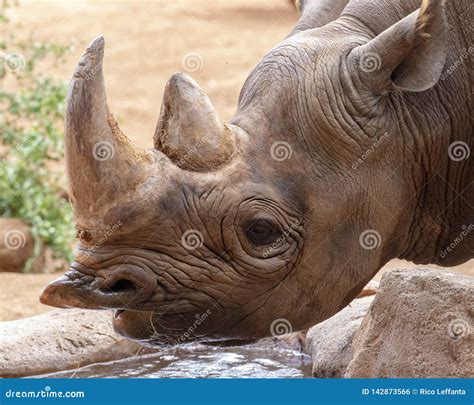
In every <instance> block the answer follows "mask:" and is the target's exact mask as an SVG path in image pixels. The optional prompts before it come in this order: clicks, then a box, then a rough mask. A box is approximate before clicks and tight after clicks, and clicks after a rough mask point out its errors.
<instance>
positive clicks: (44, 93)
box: [0, 15, 74, 260]
mask: <svg viewBox="0 0 474 405" xmlns="http://www.w3.org/2000/svg"><path fill="white" fill-rule="evenodd" d="M6 24H8V20H7V19H6V18H5V16H4V15H0V29H2V28H4V26H5V25H6ZM67 51H68V47H65V46H59V45H55V44H50V43H37V42H34V41H33V40H29V41H22V42H19V41H16V40H15V38H14V37H12V36H10V37H8V38H7V39H3V40H0V216H2V217H15V218H21V219H22V220H23V221H25V222H26V223H27V224H29V225H30V226H31V229H32V233H33V236H34V237H35V239H36V240H41V241H42V242H43V243H44V244H45V245H47V246H49V247H51V249H52V251H53V253H54V255H55V257H56V258H61V259H65V260H70V259H71V257H70V256H71V252H72V249H71V245H72V242H73V241H74V227H73V221H72V210H71V207H70V204H69V203H68V202H67V201H66V200H65V199H63V198H61V197H60V193H61V192H62V191H63V190H64V189H65V184H64V177H65V176H64V174H63V164H62V163H61V161H62V159H63V150H64V148H63V132H62V128H63V124H62V121H63V105H64V100H65V97H66V89H67V85H66V83H64V82H60V81H57V80H55V79H53V78H52V77H51V76H50V75H49V74H47V73H45V72H44V69H43V71H42V69H41V68H40V66H43V65H44V64H45V63H47V62H48V61H49V62H53V63H55V64H57V63H60V62H61V60H62V57H63V56H64V55H65V53H66V52H67ZM6 83H8V89H9V90H7V89H6V87H7V86H6ZM4 84H5V85H4ZM37 245H39V244H37Z"/></svg>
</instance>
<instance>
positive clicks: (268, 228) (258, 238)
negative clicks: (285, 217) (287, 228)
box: [245, 219, 280, 245]
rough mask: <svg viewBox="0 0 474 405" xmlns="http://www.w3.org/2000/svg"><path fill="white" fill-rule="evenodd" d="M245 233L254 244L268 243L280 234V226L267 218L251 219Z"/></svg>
mask: <svg viewBox="0 0 474 405" xmlns="http://www.w3.org/2000/svg"><path fill="white" fill-rule="evenodd" d="M245 234H246V235H247V238H249V240H250V241H251V242H252V243H253V244H254V245H268V244H270V243H272V242H274V241H275V240H276V239H277V238H278V237H279V236H280V232H279V229H278V226H277V225H276V224H273V223H272V222H270V221H269V220H266V219H257V220H253V221H251V222H250V223H249V224H248V225H247V227H246V229H245Z"/></svg>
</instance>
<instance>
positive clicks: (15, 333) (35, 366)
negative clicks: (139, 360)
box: [0, 309, 150, 377]
mask: <svg viewBox="0 0 474 405" xmlns="http://www.w3.org/2000/svg"><path fill="white" fill-rule="evenodd" d="M111 317H112V312H111V311H90V310H82V309H60V310H56V311H51V312H47V313H45V314H42V315H38V316H33V317H31V318H25V319H19V320H16V321H9V322H2V323H0V347H1V348H2V350H1V351H0V377H22V376H31V375H35V374H44V373H49V372H54V371H62V370H70V369H75V368H78V367H82V366H84V365H87V364H91V363H97V362H105V361H111V360H117V359H122V358H125V357H130V356H134V355H136V354H138V353H146V352H150V350H148V349H144V348H143V346H141V345H139V344H138V343H135V342H132V341H129V340H126V339H124V338H122V337H120V336H119V335H117V334H116V333H115V332H114V331H113V328H112V322H111Z"/></svg>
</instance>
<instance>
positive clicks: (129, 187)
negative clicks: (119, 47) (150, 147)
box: [65, 37, 150, 219]
mask: <svg viewBox="0 0 474 405" xmlns="http://www.w3.org/2000/svg"><path fill="white" fill-rule="evenodd" d="M103 56H104V38H103V37H98V38H96V39H95V40H94V41H93V42H92V43H91V44H90V45H89V47H88V48H87V50H86V52H85V53H84V54H83V55H82V57H81V60H80V61H79V64H78V66H77V68H76V70H75V72H74V75H73V78H72V80H71V83H70V86H69V93H68V98H67V103H66V113H65V155H66V168H67V175H68V179H69V188H70V196H71V200H72V203H73V205H74V212H75V216H76V219H77V218H78V217H79V218H88V217H90V216H91V214H97V213H98V211H99V212H103V210H104V209H105V210H107V208H110V207H112V206H114V205H115V201H116V199H117V198H119V197H125V196H126V195H127V194H129V193H130V192H131V191H133V189H134V187H135V186H136V185H137V184H138V183H139V182H141V181H143V179H144V177H145V170H144V168H145V166H146V164H147V163H148V162H149V159H150V158H149V157H148V155H147V153H146V152H145V151H144V150H142V149H140V148H138V147H136V146H134V145H132V143H131V142H130V140H129V139H128V138H127V137H126V136H125V135H124V134H123V133H122V131H121V130H120V129H119V127H118V125H117V123H116V122H115V120H114V118H113V117H112V115H111V114H110V112H109V109H108V106H107V99H106V95H105V85H104V77H103V72H102V61H103Z"/></svg>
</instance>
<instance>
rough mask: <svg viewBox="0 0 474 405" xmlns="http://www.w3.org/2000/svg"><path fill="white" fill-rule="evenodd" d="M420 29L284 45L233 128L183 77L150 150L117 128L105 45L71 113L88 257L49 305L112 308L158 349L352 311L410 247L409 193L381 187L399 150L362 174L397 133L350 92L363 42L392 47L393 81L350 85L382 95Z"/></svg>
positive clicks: (94, 49)
mask: <svg viewBox="0 0 474 405" xmlns="http://www.w3.org/2000/svg"><path fill="white" fill-rule="evenodd" d="M410 18H411V19H412V20H413V18H412V17H410ZM412 20H407V21H405V22H403V24H404V25H403V24H402V26H401V27H400V24H398V28H392V30H397V29H398V30H405V31H406V33H405V34H406V35H405V34H404V35H401V34H400V32H396V35H395V36H394V34H393V33H392V35H391V34H390V32H388V33H387V31H385V32H384V33H382V34H381V35H382V37H380V36H379V37H377V38H374V39H373V40H371V41H368V39H367V35H363V34H360V35H358V36H355V35H353V34H351V33H350V32H347V24H342V28H340V29H339V31H338V32H340V33H342V34H343V35H342V34H341V39H340V40H338V41H336V40H335V39H334V37H333V34H334V33H333V32H331V29H334V28H328V29H327V30H326V31H324V30H322V31H317V30H316V31H315V32H311V33H310V34H306V33H305V32H302V33H299V34H297V35H295V36H294V37H291V38H289V39H287V40H286V41H285V42H284V43H283V44H282V45H281V46H280V47H278V48H275V50H273V51H272V52H270V53H269V54H268V55H267V56H266V57H265V58H264V61H263V62H262V63H261V64H260V65H259V66H258V67H257V68H256V69H255V70H254V72H253V73H252V74H251V76H250V78H249V79H248V81H247V83H246V85H245V86H244V89H243V91H242V94H241V99H240V102H239V110H238V112H237V114H236V116H235V118H234V119H233V120H232V121H231V123H229V124H225V123H223V122H222V121H221V120H220V119H219V117H218V116H217V114H216V112H215V110H214V108H213V106H212V104H211V103H210V101H209V99H208V98H207V96H206V95H205V94H204V92H203V91H202V90H201V89H200V88H199V87H198V86H197V84H196V83H195V82H194V81H193V80H192V79H190V78H189V77H187V76H186V75H184V74H175V75H173V76H172V77H171V79H170V80H169V82H168V84H167V87H166V90H165V94H164V100H163V104H162V108H161V114H160V119H159V122H158V125H157V129H156V133H155V138H154V143H155V145H154V148H153V149H152V150H144V149H141V148H139V147H137V146H135V145H133V144H132V143H131V142H130V140H129V139H128V138H127V137H126V136H125V135H124V134H123V133H122V132H121V130H120V129H119V127H118V125H117V123H116V122H115V121H114V118H113V117H112V115H111V114H110V112H109V110H108V107H107V101H106V95H105V86H104V79H103V73H102V59H103V52H104V40H103V39H102V38H98V39H96V40H95V41H94V42H93V43H92V44H91V45H90V47H89V48H88V49H87V51H86V53H85V54H84V56H83V57H82V59H81V61H80V63H79V66H78V67H77V69H76V72H75V74H74V77H73V80H72V82H71V85H70V91H69V96H68V102H67V109H66V134H65V147H66V166H67V175H68V179H69V185H70V196H71V200H72V204H73V207H74V213H75V221H76V226H77V237H78V245H77V249H76V252H75V259H74V261H73V263H72V264H71V268H70V270H69V271H68V272H67V273H66V274H65V276H63V277H62V278H61V279H59V280H57V281H55V282H53V283H52V284H51V285H49V286H48V287H47V288H46V290H45V291H44V293H43V295H42V302H44V303H46V304H49V305H54V306H58V307H70V306H72V307H81V308H91V309H95V308H97V309H99V308H114V309H117V312H116V315H115V317H114V321H113V322H114V325H115V328H116V330H117V331H118V332H119V333H121V334H123V335H125V336H127V337H130V338H133V339H137V340H142V341H147V342H151V343H176V342H177V343H182V342H185V341H189V340H201V341H222V340H227V341H231V340H232V341H247V340H252V339H256V338H260V337H264V336H268V335H270V334H271V333H274V334H275V333H276V334H281V332H282V331H286V332H287V331H290V330H291V329H293V330H299V329H303V328H306V327H308V326H310V325H312V324H314V323H316V322H318V321H320V320H322V319H325V318H327V317H328V316H330V315H332V314H333V313H335V312H336V311H337V310H339V309H340V308H342V307H343V306H344V305H346V304H347V303H348V302H350V300H351V299H353V298H354V297H355V296H356V295H357V294H358V292H359V291H360V290H361V289H362V287H363V285H364V284H365V283H366V282H367V281H368V280H369V279H370V278H371V277H372V276H373V274H374V273H375V272H376V271H377V270H378V269H379V268H380V267H381V266H382V265H383V264H384V263H385V262H386V261H387V260H389V259H390V258H392V257H396V256H397V255H398V254H400V250H401V249H403V248H404V246H403V244H402V243H399V242H400V241H399V240H397V239H396V238H395V239H394V238H393V237H392V236H393V234H394V233H395V232H396V231H397V230H400V229H401V227H405V226H409V224H408V223H407V224H405V223H403V220H401V218H402V217H401V215H400V213H401V210H402V209H403V204H404V202H405V201H408V200H409V199H410V194H409V192H410V190H407V187H406V184H405V180H404V179H403V178H401V177H398V176H397V173H396V172H394V173H392V175H389V176H387V173H386V172H384V170H385V167H386V165H387V161H386V160H385V157H386V156H387V155H388V156H391V157H393V153H391V152H390V151H391V150H392V147H395V145H396V142H397V141H394V140H393V138H390V139H389V140H386V142H387V148H385V151H386V152H387V153H385V154H380V155H379V158H378V159H375V160H373V161H372V162H370V163H369V162H364V165H361V167H360V170H355V169H354V164H355V163H356V162H357V159H358V158H359V157H360V156H363V154H364V151H367V150H368V148H370V147H371V145H373V144H374V142H375V140H377V139H379V138H380V137H383V136H384V133H385V131H389V132H390V131H391V129H390V128H388V127H387V128H385V127H384V125H383V123H382V124H381V125H379V124H380V120H378V119H375V118H374V117H372V116H370V114H371V113H372V112H373V111H377V106H376V103H377V101H374V100H376V99H375V98H371V96H370V97H369V96H368V95H367V94H368V92H367V91H366V90H364V89H358V88H356V87H351V83H349V82H350V80H348V76H350V72H351V69H350V68H347V65H345V64H344V63H346V61H347V60H349V61H350V60H352V59H354V60H358V59H360V57H361V55H360V54H359V52H361V51H363V50H364V49H362V48H361V46H363V45H364V44H365V43H366V44H365V45H364V46H366V47H368V50H369V51H370V50H371V49H372V50H377V52H378V55H381V54H383V52H384V50H385V48H384V46H383V44H384V43H388V44H390V52H391V53H392V56H390V57H389V58H388V59H387V60H386V61H382V62H383V64H384V67H387V71H386V72H385V71H384V70H383V69H381V70H380V72H379V73H377V75H376V74H374V75H373V79H374V80H372V82H371V81H370V80H369V81H367V80H365V79H364V78H363V77H362V76H361V75H359V73H361V74H363V73H364V72H360V69H359V70H358V71H357V72H358V74H357V75H353V76H351V77H352V80H353V81H356V82H358V83H359V84H361V87H364V86H362V85H364V80H365V84H366V85H367V86H369V85H371V86H373V90H374V91H373V92H374V93H376V92H378V91H379V88H381V89H382V90H381V91H384V90H383V86H384V83H391V82H390V80H389V79H390V75H391V71H393V69H394V68H395V67H396V66H400V62H401V61H403V58H404V55H405V56H406V55H408V54H409V53H410V51H411V47H410V44H409V43H408V42H406V41H409V40H410V38H408V39H407V36H409V33H410V29H409V28H405V26H407V27H410V26H412V25H413V26H415V25H414V24H415V23H416V21H415V20H416V18H415V19H414V20H413V21H412ZM410 21H411V23H410ZM410 24H411V25H410ZM402 34H403V33H402ZM318 35H319V37H320V39H319V40H318ZM384 35H385V37H383V36H384ZM396 38H399V39H396ZM400 38H401V39H400ZM390 41H392V42H393V43H390ZM397 41H399V42H400V41H402V43H401V44H399V46H395V45H394V44H395V43H396V42H397ZM354 48H355V50H354V51H353V49H354ZM374 52H375V51H374ZM341 55H343V56H344V55H345V56H344V57H341ZM328 56H330V58H329V59H324V58H325V57H328ZM397 57H398V58H399V60H398V61H395V60H394V58H397ZM390 68H391V70H390V71H389V69H390ZM433 69H434V68H433ZM334 71H336V72H339V73H338V74H337V81H334V82H332V83H330V81H329V80H330V78H329V76H330V75H331V74H333V73H334ZM426 73H427V75H428V76H429V77H432V76H433V74H431V76H430V75H429V72H426ZM403 77H404V78H405V79H406V82H405V85H410V83H409V79H410V77H409V75H408V76H406V75H405V76H403ZM349 79H350V78H349ZM375 79H376V80H375ZM344 80H346V81H347V83H348V84H347V86H346V87H341V83H343V81H344ZM428 81H429V80H428ZM425 82H426V81H425ZM328 83H329V84H328ZM400 83H401V82H400ZM356 84H357V83H356ZM392 84H393V83H392ZM401 84H403V83H401ZM401 84H400V87H401ZM367 86H366V87H367ZM356 92H357V93H358V102H357V103H353V98H354V94H355V93H356ZM377 100H378V99H377ZM372 107H373V108H372ZM369 124H370V128H375V127H377V125H378V128H377V132H374V131H372V130H370V128H369ZM361 126H362V127H364V126H365V129H366V131H365V132H364V131H362V130H361ZM390 135H393V133H392V132H390ZM382 141H384V139H382ZM409 207H411V205H410V206H409ZM405 209H407V208H406V207H405ZM397 227H398V229H397Z"/></svg>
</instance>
